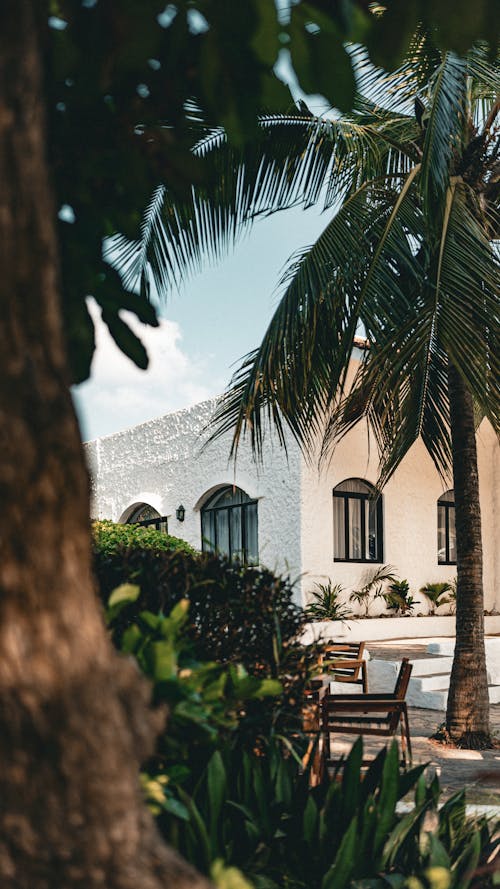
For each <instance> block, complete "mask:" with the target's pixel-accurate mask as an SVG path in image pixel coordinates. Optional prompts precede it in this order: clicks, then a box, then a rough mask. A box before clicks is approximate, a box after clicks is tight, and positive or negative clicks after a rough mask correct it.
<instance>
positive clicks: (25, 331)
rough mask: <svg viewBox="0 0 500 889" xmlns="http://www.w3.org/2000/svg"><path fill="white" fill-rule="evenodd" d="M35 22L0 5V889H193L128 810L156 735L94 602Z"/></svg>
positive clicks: (136, 801) (29, 8) (42, 7)
mask: <svg viewBox="0 0 500 889" xmlns="http://www.w3.org/2000/svg"><path fill="white" fill-rule="evenodd" d="M47 15H48V10H47V6H46V4H44V3H40V2H39V0H3V2H2V3H1V4H0V96H1V98H0V269H1V278H0V300H1V321H2V323H1V326H0V356H1V357H0V360H1V364H2V371H1V375H0V435H1V460H0V501H1V519H0V523H1V524H0V541H1V559H0V885H1V886H2V889H14V887H15V889H42V887H43V889H48V887H57V889H66V887H71V889H73V887H81V889H84V887H85V889H92V887H106V889H114V887H116V889H118V887H119V889H128V887H130V889H138V887H140V889H160V887H162V889H164V887H165V886H168V885H175V886H176V887H184V886H194V885H196V884H198V885H201V884H202V883H203V881H202V880H201V878H198V877H197V875H196V874H195V873H194V872H193V871H192V870H191V869H190V868H189V867H188V865H187V864H185V863H184V862H183V861H182V860H181V859H180V858H178V856H177V855H175V853H174V852H172V851H171V850H169V849H168V848H167V847H166V846H165V845H164V844H163V842H162V841H161V840H160V839H159V837H158V835H157V834H156V830H155V827H154V824H153V821H152V819H151V817H150V815H149V813H148V812H147V810H146V808H145V807H144V805H143V802H142V799H141V794H140V790H139V785H138V768H139V763H140V762H141V760H142V759H143V758H144V757H145V756H146V754H148V753H149V751H150V750H151V748H152V744H153V740H154V735H155V728H158V727H159V724H160V723H159V720H158V716H156V717H154V716H153V714H151V712H150V711H149V710H148V705H147V698H148V694H149V692H148V689H147V687H146V686H145V683H144V682H143V680H142V679H141V678H140V676H139V675H138V673H137V671H136V669H135V667H134V666H133V665H132V664H129V663H128V662H126V661H125V660H121V659H119V657H118V656H117V655H116V654H114V653H113V651H112V649H111V646H110V644H109V642H108V639H107V635H106V632H105V629H104V626H103V623H102V619H101V615H100V613H99V610H98V606H97V602H96V597H95V595H94V589H93V579H92V574H91V554H90V541H89V528H88V511H89V498H88V479H87V474H86V470H85V466H84V461H83V454H82V447H81V442H80V436H79V431H78V425H77V422H76V419H75V416H74V412H73V408H72V403H71V398H70V394H69V390H68V373H67V366H66V357H65V353H64V345H63V337H62V331H61V312H60V302H59V292H58V289H59V280H58V247H57V240H56V232H55V226H54V216H55V214H54V206H53V196H52V193H51V187H50V182H49V176H48V171H47V164H46V145H45V118H44V106H43V74H42V65H41V59H40V41H41V35H42V33H43V30H42V29H43V28H44V27H46V21H47ZM155 723H156V726H155Z"/></svg>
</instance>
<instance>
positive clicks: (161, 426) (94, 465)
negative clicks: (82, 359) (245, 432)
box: [85, 400, 301, 598]
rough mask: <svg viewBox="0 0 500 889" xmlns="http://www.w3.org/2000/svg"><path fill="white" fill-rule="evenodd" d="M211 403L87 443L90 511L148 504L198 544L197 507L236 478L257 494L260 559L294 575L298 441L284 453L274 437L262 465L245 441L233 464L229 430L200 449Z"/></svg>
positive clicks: (108, 513)
mask: <svg viewBox="0 0 500 889" xmlns="http://www.w3.org/2000/svg"><path fill="white" fill-rule="evenodd" d="M214 407H215V401H213V400H211V401H206V402H203V403H201V404H199V405H196V406H195V407H193V408H189V409H187V410H183V411H177V412H176V413H172V414H167V415H166V416H164V417H159V418H158V419H155V420H151V421H150V422H148V423H143V424H141V425H140V426H135V427H133V428H132V429H126V430H124V431H123V432H118V433H116V434H115V435H109V436H106V437H105V438H101V439H97V440H96V441H93V442H89V443H88V444H86V445H85V450H86V455H87V461H88V465H89V469H90V472H91V476H92V515H93V516H94V517H95V518H109V519H113V520H114V521H119V520H121V519H124V518H126V516H127V514H128V512H129V510H130V507H131V506H132V505H134V504H137V503H141V502H145V503H149V504H150V505H151V506H154V508H155V509H157V510H158V512H159V513H160V515H162V516H163V515H166V516H168V517H169V522H168V527H169V532H170V533H171V534H174V535H175V536H177V537H182V538H183V539H184V540H187V541H188V542H189V543H191V544H192V545H193V546H194V547H196V548H198V549H200V548H201V522H200V506H201V505H202V504H203V502H204V500H205V499H206V497H207V496H208V494H210V493H211V492H212V491H213V490H214V488H216V487H220V486H221V485H226V484H235V485H237V486H238V487H240V488H242V489H243V490H244V491H246V493H247V494H248V495H249V496H250V497H252V498H254V497H255V498H257V499H258V501H259V509H258V513H259V555H260V560H261V563H262V564H264V565H266V566H267V567H269V568H271V569H272V570H276V571H278V572H280V573H282V572H286V573H290V575H291V577H292V579H295V578H297V577H298V576H299V574H300V551H301V545H300V510H299V506H300V458H299V454H298V450H297V447H296V446H295V445H294V444H293V442H292V443H291V444H290V447H289V450H288V460H287V457H286V455H285V453H284V451H283V450H282V449H281V448H280V447H279V446H278V444H277V443H275V444H273V441H272V436H269V437H268V446H267V448H266V457H265V461H264V464H263V465H262V466H260V465H258V464H256V463H255V461H254V460H253V459H252V456H251V454H250V450H249V448H248V447H246V446H242V447H241V448H240V450H239V452H238V459H237V463H236V468H235V467H234V466H233V465H229V464H228V455H229V448H230V438H229V436H225V437H223V438H220V439H219V440H218V441H217V442H215V443H212V444H210V445H209V446H208V447H207V448H206V449H205V450H203V451H202V449H201V448H202V444H203V442H204V441H205V439H206V434H205V433H203V429H204V427H205V426H206V425H207V423H208V421H209V419H210V416H211V414H212V412H213V410H214ZM180 503H182V504H183V506H184V507H185V510H186V517H185V520H184V522H182V523H181V522H178V521H177V519H176V518H175V510H176V508H177V507H178V506H179V504H180ZM297 597H298V598H299V597H300V592H299V587H297Z"/></svg>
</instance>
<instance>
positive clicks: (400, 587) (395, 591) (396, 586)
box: [378, 580, 420, 614]
mask: <svg viewBox="0 0 500 889" xmlns="http://www.w3.org/2000/svg"><path fill="white" fill-rule="evenodd" d="M378 595H379V596H381V597H382V599H384V601H385V604H386V605H387V607H388V609H389V611H395V612H396V613H397V614H411V613H412V611H413V609H414V607H415V605H419V604H420V603H419V602H418V601H416V600H415V599H414V598H413V596H412V595H410V584H409V583H408V581H407V580H393V581H392V583H390V584H389V586H388V587H387V589H386V590H381V591H380V592H379V593H378Z"/></svg>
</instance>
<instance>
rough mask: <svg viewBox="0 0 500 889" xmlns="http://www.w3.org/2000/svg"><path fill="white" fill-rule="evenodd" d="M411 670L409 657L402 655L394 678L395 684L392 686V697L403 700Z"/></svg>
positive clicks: (411, 665)
mask: <svg viewBox="0 0 500 889" xmlns="http://www.w3.org/2000/svg"><path fill="white" fill-rule="evenodd" d="M412 670H413V664H410V662H409V659H408V658H407V657H404V658H403V660H402V661H401V666H400V668H399V673H398V678H397V679H396V685H395V686H394V697H395V698H396V700H397V701H404V699H405V697H406V692H407V691H408V683H409V681H410V676H411V671H412Z"/></svg>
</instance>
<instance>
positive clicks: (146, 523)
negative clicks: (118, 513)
mask: <svg viewBox="0 0 500 889" xmlns="http://www.w3.org/2000/svg"><path fill="white" fill-rule="evenodd" d="M127 525H142V526H143V527H144V528H156V530H157V531H163V532H164V533H165V534H168V518H167V516H161V515H160V513H159V512H157V511H156V509H154V508H153V507H152V506H149V504H148V503H140V504H139V506H136V507H135V509H134V510H133V511H132V512H131V513H130V515H129V517H128V519H127Z"/></svg>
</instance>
